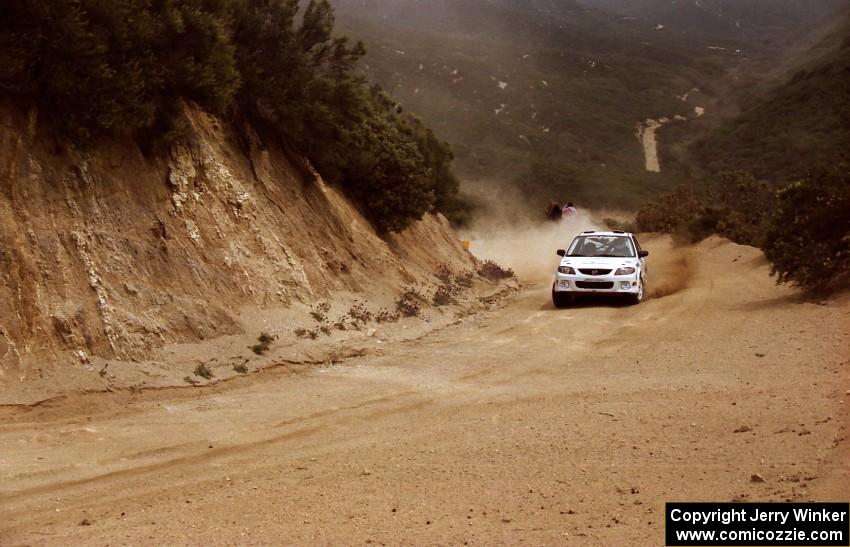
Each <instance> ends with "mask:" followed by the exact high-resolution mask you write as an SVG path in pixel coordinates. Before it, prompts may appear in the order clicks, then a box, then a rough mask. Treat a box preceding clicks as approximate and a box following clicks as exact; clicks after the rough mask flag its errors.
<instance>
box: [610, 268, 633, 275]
mask: <svg viewBox="0 0 850 547" xmlns="http://www.w3.org/2000/svg"><path fill="white" fill-rule="evenodd" d="M633 273H635V269H634V268H619V269H618V270H617V271H616V272H614V275H632V274H633Z"/></svg>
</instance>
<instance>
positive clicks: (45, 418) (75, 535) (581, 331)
mask: <svg viewBox="0 0 850 547" xmlns="http://www.w3.org/2000/svg"><path fill="white" fill-rule="evenodd" d="M642 244H643V246H644V247H645V248H647V249H649V250H650V251H651V253H652V255H651V256H650V267H651V268H652V270H651V276H652V282H653V283H656V287H662V288H663V290H660V289H659V290H656V291H655V292H654V294H656V297H654V298H651V299H649V300H648V301H647V302H645V303H643V304H641V305H640V306H635V307H627V306H621V305H615V304H611V303H607V302H594V303H587V304H584V305H581V306H579V307H575V308H572V309H566V310H555V309H554V308H553V307H552V305H551V303H550V301H549V287H548V286H547V285H545V284H540V285H536V286H533V287H531V288H529V289H528V290H526V291H524V292H521V293H519V294H518V295H516V296H515V297H514V298H513V299H512V300H511V301H510V302H509V303H508V304H506V305H504V306H503V307H501V308H500V309H496V310H492V311H489V312H485V313H482V314H479V315H477V316H474V317H471V318H467V319H465V320H463V321H461V322H458V323H457V324H455V325H453V326H450V327H448V328H446V329H443V330H441V331H439V332H434V333H432V334H430V335H428V336H427V337H425V338H423V339H420V340H416V341H408V342H403V343H400V344H397V345H393V346H387V347H385V348H383V349H382V348H377V347H376V348H374V349H372V350H370V351H369V352H367V353H366V354H365V355H363V356H362V357H358V358H354V359H349V360H347V361H346V362H344V363H343V364H341V365H337V366H328V367H318V368H314V369H312V370H308V371H307V372H306V373H304V374H297V375H292V374H288V372H287V371H286V370H285V368H279V369H274V370H266V371H263V372H259V373H257V374H254V375H252V376H249V377H243V378H240V379H238V380H235V381H233V382H230V383H228V384H226V385H218V386H212V387H209V388H205V389H188V390H186V389H184V390H161V391H156V392H142V393H139V394H120V393H113V394H97V395H88V396H81V397H79V398H77V399H68V400H64V401H61V402H58V403H55V404H53V405H51V404H43V405H40V406H37V407H30V408H23V409H22V408H18V409H5V410H3V409H0V418H2V422H0V423H2V425H0V447H2V449H0V514H2V515H3V518H2V519H0V544H3V545H41V544H47V545H67V544H92V545H103V544H140V543H159V544H198V545H201V544H202V545H230V544H282V543H284V544H300V545H304V544H337V545H338V544H346V545H350V544H365V543H370V542H371V543H378V544H380V543H384V544H463V543H465V542H468V543H469V544H471V545H476V544H477V545H496V544H510V545H516V544H524V543H533V544H548V545H552V544H566V543H569V544H576V545H659V544H662V543H663V518H664V515H663V510H664V502H665V501H672V500H677V501H685V500H690V501H729V500H746V501H756V500H769V501H783V500H798V501H807V500H810V499H813V500H822V501H828V500H831V501H838V500H846V499H847V498H848V497H850V487H848V485H850V472H848V463H850V459H848V441H847V440H846V437H847V425H848V406H849V405H850V395H848V390H850V362H848V358H850V355H848V347H850V324H848V319H847V318H848V312H850V302H848V300H847V299H846V298H844V299H839V300H837V301H833V302H830V303H828V304H827V305H816V304H809V303H802V302H800V301H799V299H798V298H797V297H796V296H795V295H794V293H793V292H792V291H790V290H788V289H784V288H779V287H777V286H775V285H774V283H773V281H772V280H771V279H770V278H769V276H768V268H767V265H766V263H765V261H764V259H763V257H762V255H761V254H760V253H759V252H757V251H756V250H754V249H752V248H749V247H741V246H737V245H734V244H731V243H729V242H727V241H724V240H720V239H717V238H711V239H709V240H706V241H704V242H702V243H701V244H699V245H698V246H696V247H694V248H690V249H675V248H673V247H672V246H671V244H670V242H669V240H668V239H667V238H661V237H656V238H652V237H648V238H645V239H643V240H642ZM665 283H666V284H667V285H665ZM753 474H759V475H761V476H762V477H763V478H764V482H761V483H754V482H751V481H750V477H751V476H752V475H753Z"/></svg>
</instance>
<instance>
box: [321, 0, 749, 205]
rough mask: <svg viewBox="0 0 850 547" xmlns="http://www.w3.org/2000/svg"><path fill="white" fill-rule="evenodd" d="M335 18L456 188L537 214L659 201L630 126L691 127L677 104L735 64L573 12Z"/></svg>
mask: <svg viewBox="0 0 850 547" xmlns="http://www.w3.org/2000/svg"><path fill="white" fill-rule="evenodd" d="M335 5H336V6H337V13H338V15H339V22H340V26H341V27H342V28H344V29H346V31H347V32H348V33H349V34H351V35H353V36H356V37H357V38H359V39H362V40H364V41H365V42H366V44H367V49H368V53H367V56H366V58H365V61H364V62H365V66H364V69H365V70H366V72H367V75H368V77H369V78H370V79H372V80H375V81H377V82H379V83H380V84H382V85H383V86H384V87H385V88H386V89H388V90H389V91H390V93H391V95H392V97H393V98H394V99H395V100H397V101H399V102H400V103H401V104H402V106H403V107H404V108H407V109H410V110H412V111H414V112H416V113H417V114H420V115H421V116H422V117H423V118H424V119H425V120H426V121H427V123H428V124H429V125H431V126H433V127H434V128H435V130H436V131H437V133H438V134H440V135H441V136H442V137H444V138H446V140H448V141H449V142H450V143H451V144H452V147H453V149H454V150H455V153H456V155H457V160H458V161H457V167H458V170H459V172H460V173H461V174H462V175H464V177H465V179H466V180H473V181H479V183H478V185H477V188H478V189H479V190H481V189H484V190H485V191H494V187H493V183H502V185H503V186H509V187H512V188H516V189H518V190H520V193H521V194H523V195H526V196H528V197H529V198H530V200H532V201H534V202H539V201H540V200H541V199H544V200H545V199H547V198H549V197H553V198H555V199H562V200H565V199H573V200H578V201H581V202H582V203H585V204H592V205H620V206H633V205H636V204H637V203H640V202H641V201H643V200H644V199H645V198H646V197H648V196H651V195H654V194H655V193H657V192H658V191H660V190H663V189H665V188H667V187H669V186H670V185H671V184H672V182H673V181H672V180H671V179H668V178H667V177H666V175H665V174H661V175H659V174H655V173H647V172H646V171H645V170H644V158H643V153H642V149H641V146H640V143H639V141H638V139H637V137H636V125H637V123H638V122H640V121H643V120H645V119H646V118H647V117H660V116H670V117H672V116H674V115H681V116H690V117H693V115H694V109H693V105H688V104H686V103H684V102H683V101H682V100H680V98H679V96H681V95H683V94H684V93H686V92H688V90H690V89H692V88H694V87H708V86H709V84H710V81H711V80H712V79H714V78H716V77H718V76H719V75H720V74H722V73H723V71H724V70H725V69H726V68H727V67H728V66H729V65H730V64H733V63H735V62H736V60H735V59H734V57H733V56H731V55H730V54H729V53H728V52H721V51H716V50H710V49H707V47H706V46H707V45H708V44H709V42H705V41H703V42H699V41H694V40H692V39H690V38H688V37H680V36H677V35H674V34H671V33H665V32H663V31H660V30H656V28H655V25H654V24H652V25H650V24H636V23H635V22H633V21H628V20H623V18H622V17H620V16H616V15H611V14H606V13H602V12H599V11H596V10H592V9H588V8H587V7H586V6H582V5H580V4H579V3H577V2H570V1H553V0H521V1H509V0H491V1H487V0H461V1H458V0H433V1H429V2H417V1H413V0H336V2H335ZM470 186H471V185H468V186H467V189H469V188H470ZM500 187H501V186H500ZM474 188H475V187H473V189H474Z"/></svg>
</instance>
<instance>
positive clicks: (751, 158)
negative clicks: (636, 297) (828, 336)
mask: <svg viewBox="0 0 850 547" xmlns="http://www.w3.org/2000/svg"><path fill="white" fill-rule="evenodd" d="M848 30H850V14H846V15H844V16H843V19H839V20H838V21H833V22H832V23H831V24H830V25H829V28H828V31H829V32H828V34H826V35H825V37H824V38H823V39H821V40H819V41H818V42H817V43H816V45H815V46H814V47H812V48H811V50H809V51H805V50H804V51H800V52H798V53H797V54H796V55H795V58H796V61H795V62H794V65H795V66H796V67H795V69H794V70H793V74H788V77H787V79H786V80H785V81H784V83H782V84H780V85H776V86H774V87H773V88H772V89H770V90H769V91H768V92H766V93H765V94H763V95H761V96H754V97H750V98H749V99H748V101H749V106H748V107H746V108H744V110H743V112H742V113H741V114H740V115H738V116H736V117H733V118H732V119H730V120H728V121H726V122H725V123H724V124H722V125H720V127H719V128H715V129H713V130H711V132H710V133H709V134H708V135H707V136H706V137H704V138H702V139H700V140H698V141H697V142H696V144H695V145H692V146H691V149H690V154H687V153H685V154H683V155H682V156H681V157H679V158H678V166H679V167H682V166H688V165H689V164H690V165H694V164H696V165H697V166H699V169H683V171H686V172H687V171H690V174H691V175H695V178H696V180H694V181H693V182H692V183H691V184H689V185H687V186H682V187H680V188H678V189H676V190H675V191H673V192H671V193H669V194H666V195H664V196H662V197H660V198H657V199H654V200H652V201H650V202H648V203H646V204H644V206H643V207H642V208H641V210H640V212H639V214H638V224H639V227H640V228H641V229H643V230H653V231H665V232H672V233H675V234H678V235H679V236H680V237H684V238H686V239H689V240H698V239H701V238H703V237H706V236H707V235H709V234H711V233H717V234H720V235H723V236H725V237H728V238H730V239H732V240H734V241H737V242H739V243H744V244H748V245H755V246H758V247H760V248H761V249H762V250H764V252H765V255H766V256H767V258H768V259H769V260H770V263H771V265H772V267H773V270H774V273H775V274H776V275H777V279H778V280H779V281H780V282H784V283H791V284H794V285H797V286H799V287H801V288H803V289H804V290H805V291H806V292H807V293H809V294H812V295H822V294H827V293H829V292H832V291H838V290H843V289H846V288H850V275H848V273H847V272H848V271H850V168H848V165H850V39H847V37H846V36H847V34H846V33H847V31H848ZM801 59H802V61H801ZM668 136H669V135H668ZM689 156H690V157H689ZM694 160H695V161H694ZM668 165H670V164H669V163H668ZM724 172H727V173H728V172H738V173H742V172H746V173H748V174H747V175H740V174H738V175H723V174H719V173H724Z"/></svg>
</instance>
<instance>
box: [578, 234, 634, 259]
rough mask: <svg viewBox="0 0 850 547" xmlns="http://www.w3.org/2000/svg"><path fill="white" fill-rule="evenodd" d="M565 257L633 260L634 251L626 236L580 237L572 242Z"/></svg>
mask: <svg viewBox="0 0 850 547" xmlns="http://www.w3.org/2000/svg"><path fill="white" fill-rule="evenodd" d="M567 256H587V257H606V256H608V257H616V258H633V257H634V256H635V250H634V246H633V245H632V242H631V240H630V239H629V238H628V237H626V236H603V235H581V236H578V237H577V238H575V239H574V240H573V244H572V245H570V250H569V252H567Z"/></svg>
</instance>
